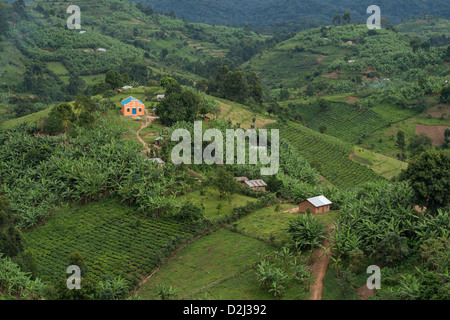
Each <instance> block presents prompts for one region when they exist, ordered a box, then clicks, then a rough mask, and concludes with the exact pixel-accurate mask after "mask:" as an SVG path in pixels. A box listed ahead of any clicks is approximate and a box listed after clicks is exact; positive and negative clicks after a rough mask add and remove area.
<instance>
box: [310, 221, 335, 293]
mask: <svg viewBox="0 0 450 320" xmlns="http://www.w3.org/2000/svg"><path fill="white" fill-rule="evenodd" d="M332 226H333V224H329V225H328V226H327V232H326V236H328V235H329V234H330V232H331V228H332ZM322 245H323V246H324V247H325V248H326V247H328V246H329V245H330V241H329V240H328V239H325V240H324V241H323V243H322ZM324 252H325V250H324V249H322V248H318V249H316V250H314V252H313V254H312V261H314V263H313V265H312V266H311V268H310V271H311V272H312V274H313V277H314V283H313V284H312V286H311V296H310V298H309V300H322V293H323V279H324V278H325V275H326V274H327V271H328V265H329V264H330V260H331V253H330V252H329V251H328V252H327V253H326V254H323V253H324Z"/></svg>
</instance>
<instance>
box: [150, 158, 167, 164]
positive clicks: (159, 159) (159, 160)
mask: <svg viewBox="0 0 450 320" xmlns="http://www.w3.org/2000/svg"><path fill="white" fill-rule="evenodd" d="M147 160H149V161H152V162H157V163H158V164H159V165H160V166H162V165H163V164H164V161H163V160H162V159H161V158H151V159H147Z"/></svg>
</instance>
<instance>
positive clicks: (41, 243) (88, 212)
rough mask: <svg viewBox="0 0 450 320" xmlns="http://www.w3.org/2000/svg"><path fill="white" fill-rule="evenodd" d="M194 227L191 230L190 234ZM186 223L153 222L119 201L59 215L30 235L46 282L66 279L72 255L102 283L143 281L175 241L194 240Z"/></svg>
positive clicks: (30, 246) (30, 247)
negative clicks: (106, 278)
mask: <svg viewBox="0 0 450 320" xmlns="http://www.w3.org/2000/svg"><path fill="white" fill-rule="evenodd" d="M189 229H190V231H189ZM194 234H195V230H194V229H193V228H192V227H191V228H189V226H188V224H187V223H180V222H175V221H172V220H164V219H151V218H147V217H143V216H141V215H139V214H137V213H136V210H135V209H134V208H133V207H129V206H125V205H123V204H121V203H120V201H118V200H112V199H103V200H101V201H99V202H93V203H90V204H88V205H86V206H83V207H80V208H74V209H62V210H61V212H58V215H56V216H54V217H52V218H50V219H49V221H48V222H47V223H46V224H45V225H43V226H40V227H37V228H36V230H34V231H32V232H28V233H26V234H25V239H26V241H27V245H26V250H31V251H32V252H33V255H34V257H35V259H36V262H37V264H38V273H39V274H40V278H41V279H42V280H44V281H49V282H53V283H54V282H55V281H57V280H59V279H61V278H62V277H65V270H66V269H67V267H68V265H67V263H68V256H69V254H71V253H72V252H75V251H78V252H80V253H81V254H82V256H83V257H84V262H85V265H86V266H87V268H88V269H89V271H88V272H89V275H90V276H92V277H93V278H94V279H95V280H97V281H98V280H100V279H101V276H102V275H104V274H110V275H112V276H119V275H121V276H122V277H124V276H127V278H131V277H136V278H137V279H138V280H139V279H140V278H141V277H142V276H143V275H145V274H147V273H149V272H150V271H151V270H152V269H153V268H154V267H155V266H156V265H157V264H158V263H159V261H160V259H161V258H163V256H162V255H163V254H164V253H170V252H171V251H172V250H174V249H175V248H174V247H173V245H172V243H173V239H175V238H180V239H183V240H184V241H187V240H188V239H190V238H192V237H194Z"/></svg>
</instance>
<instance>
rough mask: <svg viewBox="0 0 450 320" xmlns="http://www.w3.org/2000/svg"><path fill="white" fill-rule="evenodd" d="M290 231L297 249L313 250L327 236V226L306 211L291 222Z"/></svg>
mask: <svg viewBox="0 0 450 320" xmlns="http://www.w3.org/2000/svg"><path fill="white" fill-rule="evenodd" d="M288 233H289V234H290V235H291V239H292V242H293V243H294V245H295V247H296V248H297V250H301V249H310V250H312V249H314V248H315V247H317V246H318V245H319V244H320V243H321V241H322V239H324V238H325V235H324V233H325V227H324V226H323V225H322V224H321V223H320V221H319V220H318V219H317V218H316V217H314V216H313V215H311V214H308V213H306V214H305V215H303V216H301V217H299V218H296V219H294V220H292V221H291V222H290V223H289V226H288Z"/></svg>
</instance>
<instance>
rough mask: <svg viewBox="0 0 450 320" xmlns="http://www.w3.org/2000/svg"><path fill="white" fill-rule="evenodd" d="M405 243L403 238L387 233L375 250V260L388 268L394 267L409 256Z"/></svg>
mask: <svg viewBox="0 0 450 320" xmlns="http://www.w3.org/2000/svg"><path fill="white" fill-rule="evenodd" d="M406 241H407V239H406V238H405V237H400V236H399V235H398V234H395V233H392V232H391V233H388V234H387V235H386V236H385V237H384V238H383V240H381V241H380V243H379V244H378V246H377V248H376V253H375V255H376V258H377V259H378V260H379V261H381V262H383V263H386V264H387V265H388V266H394V265H396V264H397V263H399V262H401V261H402V260H403V259H405V258H406V257H407V256H408V254H409V247H408V245H407V244H406Z"/></svg>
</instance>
